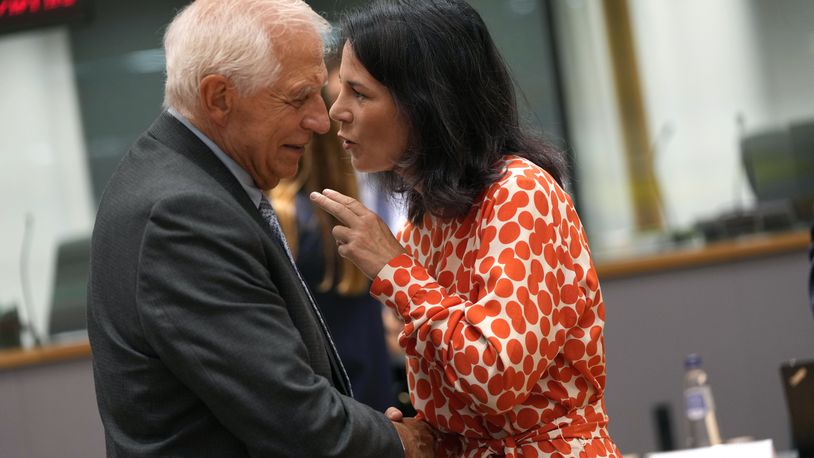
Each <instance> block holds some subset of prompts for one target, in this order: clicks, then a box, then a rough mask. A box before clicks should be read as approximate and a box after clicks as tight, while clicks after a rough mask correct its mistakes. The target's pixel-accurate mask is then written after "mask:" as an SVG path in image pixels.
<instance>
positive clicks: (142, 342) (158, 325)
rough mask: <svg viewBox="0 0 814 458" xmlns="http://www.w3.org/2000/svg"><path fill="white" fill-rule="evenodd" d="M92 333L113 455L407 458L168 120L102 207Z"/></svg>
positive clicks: (288, 276) (256, 235)
mask: <svg viewBox="0 0 814 458" xmlns="http://www.w3.org/2000/svg"><path fill="white" fill-rule="evenodd" d="M88 328H89V329H88V332H89V336H90V342H91V347H92V350H93V369H94V379H95V383H96V393H97V401H98V404H99V411H100V414H101V418H102V423H103V425H104V428H105V437H106V442H107V453H108V456H111V457H129V456H151V457H152V456H155V457H175V456H185V457H243V456H256V457H277V456H280V457H282V456H307V457H320V456H352V457H365V456H369V457H381V456H402V455H403V452H402V446H401V442H400V440H399V437H398V434H397V433H396V431H395V429H394V427H393V426H392V424H390V422H389V421H388V420H387V419H386V418H385V417H384V416H383V415H381V414H380V413H377V412H375V411H374V410H372V409H370V408H368V407H366V406H364V405H362V404H359V403H357V402H355V401H354V400H353V399H351V398H349V397H348V396H347V393H348V392H349V390H348V387H347V386H346V385H345V383H344V381H343V378H342V377H341V376H339V373H338V372H337V360H338V357H337V355H336V354H335V353H334V352H333V350H332V348H331V346H330V345H328V343H327V336H326V335H325V334H324V332H323V330H322V328H321V327H320V325H319V323H318V321H317V319H316V316H315V314H314V311H313V309H312V307H311V306H310V304H309V302H308V296H307V293H306V291H305V290H304V288H303V286H302V283H301V282H300V280H299V279H298V277H297V274H296V272H295V271H294V270H293V269H292V266H291V265H290V263H289V261H288V260H287V258H286V255H285V253H284V251H283V250H282V248H281V246H280V245H279V243H277V242H275V241H274V240H273V239H272V235H271V232H270V230H269V227H268V225H267V223H266V222H265V221H264V220H263V219H262V217H261V216H260V214H259V212H258V210H257V209H256V208H255V207H254V204H253V203H252V202H251V199H250V198H249V196H248V195H247V194H246V192H245V190H244V189H243V188H242V187H241V185H240V184H239V183H238V181H237V180H236V179H235V177H234V176H233V175H232V174H231V173H230V172H229V170H228V169H227V168H226V166H225V165H224V164H223V163H222V162H220V160H218V158H217V157H216V156H215V155H214V153H213V152H212V151H211V150H209V149H208V148H207V147H206V145H205V144H204V143H203V142H201V141H200V140H199V139H198V138H197V137H196V136H195V135H194V134H193V133H192V132H191V131H189V129H187V128H186V127H185V126H183V125H182V124H181V123H180V122H179V121H178V120H177V119H175V118H174V117H172V116H171V115H170V114H168V113H166V112H165V113H162V114H161V115H160V117H159V118H158V119H157V120H156V121H155V123H154V124H153V125H152V126H151V127H150V129H149V130H148V131H147V132H145V133H144V134H143V135H141V137H140V138H139V139H138V140H137V141H136V143H135V144H134V145H133V146H132V147H131V149H130V151H129V152H128V153H127V155H126V156H125V157H124V158H123V160H122V161H121V163H120V164H119V166H118V168H117V170H116V171H115V173H114V174H113V176H112V178H111V180H110V182H109V183H108V185H107V187H106V189H105V192H104V194H103V196H102V199H101V202H100V205H99V210H98V213H97V217H96V224H95V227H94V231H93V239H92V247H91V273H90V280H89V284H88Z"/></svg>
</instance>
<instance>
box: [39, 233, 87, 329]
mask: <svg viewBox="0 0 814 458" xmlns="http://www.w3.org/2000/svg"><path fill="white" fill-rule="evenodd" d="M89 264H90V238H88V237H83V238H79V239H72V240H66V241H64V242H62V243H60V244H59V247H58V248H57V257H56V266H55V268H54V289H53V295H52V296H51V313H50V317H49V320H48V335H49V337H50V338H51V339H52V340H54V339H58V338H59V336H60V335H63V334H67V333H74V332H77V331H85V330H86V329H87V318H86V317H85V313H86V310H87V285H88V270H89Z"/></svg>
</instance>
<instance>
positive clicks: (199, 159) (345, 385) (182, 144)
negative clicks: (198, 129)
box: [148, 111, 351, 395]
mask: <svg viewBox="0 0 814 458" xmlns="http://www.w3.org/2000/svg"><path fill="white" fill-rule="evenodd" d="M148 132H149V134H150V135H151V136H153V137H154V138H156V139H157V140H159V141H161V142H162V143H164V144H165V145H167V146H169V147H170V148H171V149H173V150H174V151H176V152H178V153H179V154H181V155H183V156H185V157H186V158H187V159H189V160H190V162H192V163H193V164H195V165H197V166H199V167H201V169H203V170H204V171H205V172H206V173H208V174H209V175H211V176H212V177H213V178H214V179H215V180H216V181H217V182H218V183H219V184H220V185H221V186H223V188H224V189H226V191H227V192H229V194H230V195H231V196H232V197H233V198H234V199H235V201H236V202H237V203H238V204H239V205H240V206H241V207H242V208H243V210H245V212H246V214H248V215H249V217H251V218H252V219H254V220H255V222H256V223H257V224H258V225H259V226H260V227H261V229H262V230H263V232H265V233H266V235H268V237H269V238H270V239H272V242H273V243H272V245H273V246H274V249H275V250H276V251H277V253H278V254H279V256H280V257H281V258H282V259H287V258H288V256H287V255H286V253H285V252H284V251H283V248H282V246H280V244H279V243H277V241H276V240H274V237H275V236H274V235H273V234H272V232H271V228H269V226H268V223H267V222H266V221H265V220H264V219H263V217H262V216H261V215H260V212H259V211H258V210H257V208H255V206H254V202H252V200H251V199H250V198H249V196H248V195H247V194H246V191H245V190H244V189H243V187H242V186H241V185H240V183H239V182H238V181H237V179H236V178H235V177H234V175H232V172H230V171H229V169H228V168H227V167H226V166H225V165H224V164H223V163H222V162H221V161H220V160H219V159H218V158H217V157H216V156H215V154H214V153H213V152H212V151H211V150H210V149H209V147H207V146H206V144H204V143H203V142H202V141H201V140H200V139H199V138H198V137H196V136H195V134H193V133H192V132H190V130H189V129H187V128H186V126H184V125H183V124H181V122H180V121H178V120H177V119H176V118H175V117H174V116H172V115H171V114H169V113H167V112H166V111H165V112H163V113H161V115H160V116H159V117H158V119H156V121H155V122H154V123H153V125H152V126H151V127H150V129H149V130H148ZM289 264H290V263H289ZM293 268H296V266H293ZM302 287H303V288H306V286H305V285H302ZM302 296H303V297H304V299H303V301H304V302H310V303H311V304H307V305H306V308H308V309H312V310H311V312H310V313H311V316H312V319H313V320H314V321H315V324H316V325H317V327H318V328H319V329H320V331H321V332H320V334H321V335H322V346H323V348H324V349H325V352H326V353H327V354H328V360H329V361H330V367H331V375H332V378H333V383H334V385H335V386H336V387H337V388H338V389H339V390H340V392H342V393H343V394H347V395H351V387H350V381H349V380H348V378H347V374H346V372H345V369H344V367H343V366H342V362H341V360H340V359H339V355H338V354H337V353H336V349H335V348H334V346H333V345H332V344H331V343H330V342H331V339H330V336H328V335H327V332H328V330H327V329H326V328H325V327H324V326H323V325H322V323H321V319H320V318H319V317H317V316H316V315H315V313H318V312H317V311H316V310H313V307H316V304H313V302H312V299H311V295H310V293H309V292H308V291H303V292H302ZM312 305H313V307H312Z"/></svg>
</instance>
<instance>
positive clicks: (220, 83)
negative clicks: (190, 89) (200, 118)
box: [198, 75, 236, 127]
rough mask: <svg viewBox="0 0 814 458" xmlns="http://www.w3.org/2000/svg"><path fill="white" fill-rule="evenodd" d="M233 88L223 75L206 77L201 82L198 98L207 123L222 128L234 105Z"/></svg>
mask: <svg viewBox="0 0 814 458" xmlns="http://www.w3.org/2000/svg"><path fill="white" fill-rule="evenodd" d="M235 94H236V93H235V88H234V86H232V84H231V83H230V82H229V80H228V79H226V77H224V76H223V75H207V76H205V77H204V78H203V79H202V80H201V84H200V85H199V89H198V98H199V102H200V106H201V109H202V110H203V112H204V113H205V114H206V116H207V117H208V118H209V121H210V122H212V123H213V124H215V125H216V126H218V127H224V126H225V125H226V122H227V120H228V118H229V114H230V113H231V111H232V108H233V105H234V97H235Z"/></svg>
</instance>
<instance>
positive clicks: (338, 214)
mask: <svg viewBox="0 0 814 458" xmlns="http://www.w3.org/2000/svg"><path fill="white" fill-rule="evenodd" d="M337 194H338V193H337ZM340 195H341V194H340ZM309 197H310V198H311V201H312V202H313V203H314V205H316V206H318V207H319V208H321V209H323V210H325V211H326V212H328V213H330V214H331V215H333V216H334V217H335V218H336V219H338V220H339V221H340V222H341V223H342V224H345V225H347V226H352V225H353V223H354V222H355V221H356V220H357V219H358V218H359V217H358V216H357V215H356V214H355V213H354V212H353V211H351V210H350V209H349V208H348V207H347V206H345V205H344V204H342V203H340V202H337V201H336V200H334V199H333V198H331V197H329V196H327V195H325V194H320V193H318V192H312V193H311V194H310V196H309Z"/></svg>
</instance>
